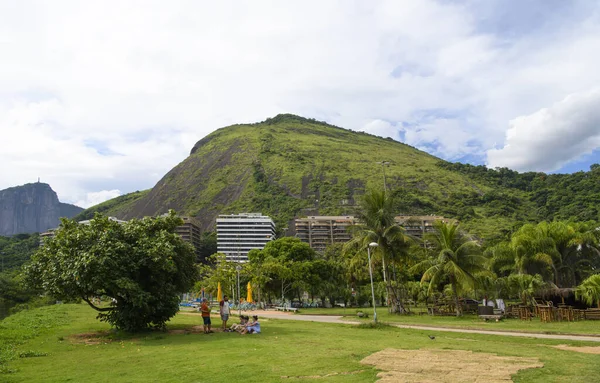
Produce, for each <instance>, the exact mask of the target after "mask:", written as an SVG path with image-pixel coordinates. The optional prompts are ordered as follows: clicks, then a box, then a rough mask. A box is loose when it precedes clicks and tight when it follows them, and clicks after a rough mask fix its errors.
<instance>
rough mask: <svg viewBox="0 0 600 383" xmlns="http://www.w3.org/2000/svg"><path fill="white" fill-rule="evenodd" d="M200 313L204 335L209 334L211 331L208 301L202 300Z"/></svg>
mask: <svg viewBox="0 0 600 383" xmlns="http://www.w3.org/2000/svg"><path fill="white" fill-rule="evenodd" d="M200 312H202V320H203V321H204V333H205V334H208V333H211V332H212V331H211V329H210V325H211V323H210V306H209V305H208V299H206V298H203V299H202V304H201V305H200Z"/></svg>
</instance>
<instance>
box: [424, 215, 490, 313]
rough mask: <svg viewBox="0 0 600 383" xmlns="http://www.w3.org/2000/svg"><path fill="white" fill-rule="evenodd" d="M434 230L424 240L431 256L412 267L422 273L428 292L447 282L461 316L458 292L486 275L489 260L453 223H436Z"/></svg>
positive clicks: (470, 288) (457, 311)
mask: <svg viewBox="0 0 600 383" xmlns="http://www.w3.org/2000/svg"><path fill="white" fill-rule="evenodd" d="M434 228H435V231H434V232H433V233H428V234H427V235H426V236H425V240H426V241H427V243H428V244H429V246H431V256H430V257H429V258H428V259H425V260H424V261H421V262H419V263H418V264H417V265H415V266H414V267H413V270H414V271H417V272H418V271H422V272H423V276H422V278H421V283H424V282H429V291H430V292H431V291H432V290H433V289H434V288H436V287H438V286H439V285H440V284H442V283H444V282H446V281H447V282H449V283H450V285H451V286H452V295H453V297H454V303H455V306H456V316H460V315H461V308H460V304H459V301H458V294H459V291H468V290H472V289H473V288H474V287H475V282H476V279H475V276H476V275H477V274H479V273H484V272H485V271H486V270H485V268H484V265H485V263H486V258H485V257H483V256H482V255H481V249H480V247H479V245H478V244H477V242H475V241H473V240H469V239H467V238H466V236H465V235H463V234H462V233H461V232H460V231H459V226H458V225H456V224H453V223H444V222H436V223H435V225H434Z"/></svg>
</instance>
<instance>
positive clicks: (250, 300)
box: [246, 282, 252, 303]
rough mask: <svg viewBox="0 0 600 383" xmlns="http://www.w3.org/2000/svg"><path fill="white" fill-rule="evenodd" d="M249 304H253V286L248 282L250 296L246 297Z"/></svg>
mask: <svg viewBox="0 0 600 383" xmlns="http://www.w3.org/2000/svg"><path fill="white" fill-rule="evenodd" d="M246 301H247V302H248V303H252V285H250V282H248V296H247V297H246Z"/></svg>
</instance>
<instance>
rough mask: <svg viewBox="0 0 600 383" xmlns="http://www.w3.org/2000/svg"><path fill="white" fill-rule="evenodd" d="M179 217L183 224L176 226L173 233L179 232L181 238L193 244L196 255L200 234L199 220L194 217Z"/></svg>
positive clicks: (198, 248)
mask: <svg viewBox="0 0 600 383" xmlns="http://www.w3.org/2000/svg"><path fill="white" fill-rule="evenodd" d="M181 219H183V225H181V226H177V228H175V233H176V234H179V236H180V237H181V239H183V240H184V241H186V242H189V243H190V244H191V245H192V246H194V249H195V250H196V255H198V254H199V251H200V241H201V234H202V231H201V230H200V226H201V225H200V222H198V220H197V219H196V218H194V217H181Z"/></svg>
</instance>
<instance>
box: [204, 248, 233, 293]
mask: <svg viewBox="0 0 600 383" xmlns="http://www.w3.org/2000/svg"><path fill="white" fill-rule="evenodd" d="M206 261H207V264H203V265H200V266H199V268H198V270H199V274H200V280H199V281H198V283H196V287H195V290H197V291H196V292H199V290H200V288H204V290H205V292H207V293H209V294H211V295H212V296H217V292H218V288H219V284H220V285H221V291H222V292H223V294H225V295H230V293H229V292H230V291H236V290H237V271H236V266H237V264H236V263H235V262H228V261H227V260H226V256H225V254H222V253H216V254H213V255H211V256H210V257H208V258H207V260H206ZM232 299H233V297H232Z"/></svg>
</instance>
